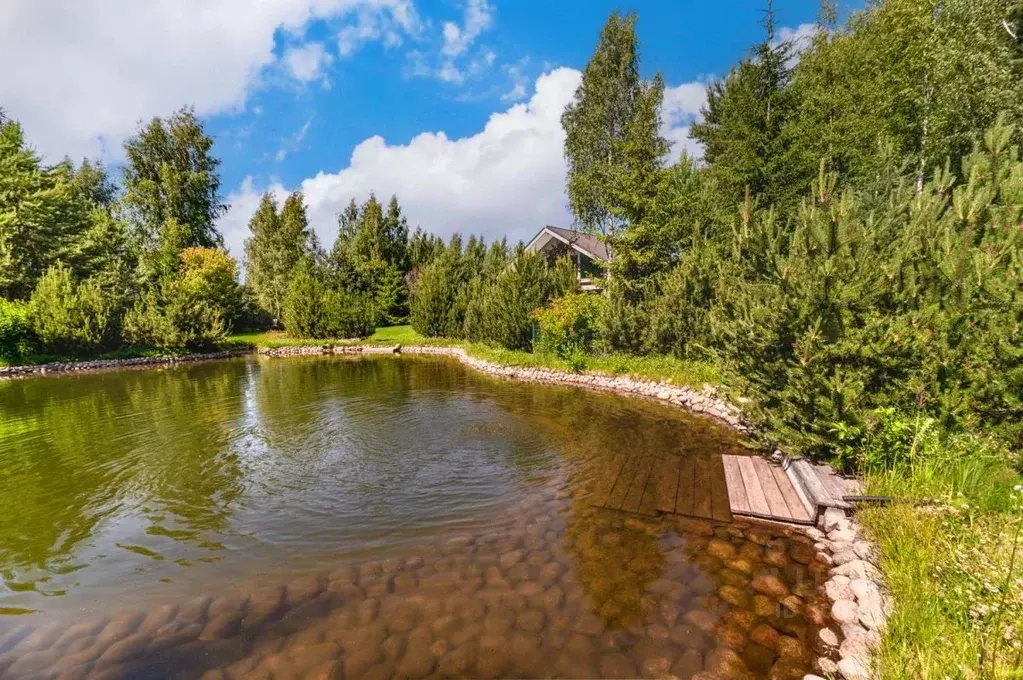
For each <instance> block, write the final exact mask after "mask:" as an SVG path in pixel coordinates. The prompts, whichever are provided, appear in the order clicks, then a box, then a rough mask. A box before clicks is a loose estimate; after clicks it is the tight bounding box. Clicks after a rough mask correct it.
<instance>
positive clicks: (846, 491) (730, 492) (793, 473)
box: [595, 454, 859, 524]
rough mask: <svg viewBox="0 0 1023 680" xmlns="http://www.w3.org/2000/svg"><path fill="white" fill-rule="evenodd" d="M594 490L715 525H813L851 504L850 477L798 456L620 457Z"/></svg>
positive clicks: (625, 507) (609, 500) (603, 503)
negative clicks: (741, 521) (749, 521)
mask: <svg viewBox="0 0 1023 680" xmlns="http://www.w3.org/2000/svg"><path fill="white" fill-rule="evenodd" d="M607 473H608V474H605V475H602V476H601V480H600V482H599V484H598V486H597V489H596V498H595V502H596V505H598V506H600V507H603V508H607V509H609V510H621V511H624V512H632V513H637V514H641V515H657V514H674V515H683V516H686V517H698V518H702V519H711V520H715V521H719V522H730V521H732V517H733V515H742V516H747V517H756V518H760V519H767V520H772V521H776V522H788V523H794V524H813V523H814V522H815V521H816V519H817V516H818V515H819V513H821V512H823V510H824V509H825V508H827V507H841V508H847V507H849V504H848V502H847V501H846V500H845V497H846V496H850V495H858V493H859V489H858V486H857V485H856V483H855V482H854V481H852V480H845V479H842V478H841V477H839V476H838V475H836V474H835V473H834V472H833V471H831V469H830V468H828V467H827V466H816V465H813V464H811V463H809V462H808V461H805V460H801V459H797V460H793V461H786V463H785V464H784V465H781V464H777V463H773V462H770V461H768V460H766V459H765V458H762V457H760V456H733V455H722V456H665V457H663V458H637V457H629V456H626V455H624V454H618V455H617V456H615V457H614V458H613V459H612V461H611V465H610V467H609V469H607Z"/></svg>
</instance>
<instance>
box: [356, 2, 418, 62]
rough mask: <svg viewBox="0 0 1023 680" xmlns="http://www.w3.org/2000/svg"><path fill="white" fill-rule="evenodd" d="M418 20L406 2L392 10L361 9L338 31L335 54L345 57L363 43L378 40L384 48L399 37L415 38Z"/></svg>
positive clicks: (399, 38) (410, 4) (390, 8)
mask: <svg viewBox="0 0 1023 680" xmlns="http://www.w3.org/2000/svg"><path fill="white" fill-rule="evenodd" d="M421 30H422V21H421V20H420V18H419V13H418V12H417V11H416V8H415V6H414V5H413V4H412V3H411V2H410V1H408V0H402V1H400V2H396V3H395V4H394V5H393V6H392V7H388V8H385V9H384V10H381V8H379V7H373V6H369V7H363V8H360V9H359V11H357V12H355V19H354V20H353V21H352V22H350V23H348V24H347V25H345V26H344V27H343V28H342V29H341V30H340V31H339V32H338V36H337V38H338V42H337V47H338V53H339V54H340V55H341V56H342V57H348V56H351V55H353V54H355V52H357V51H358V50H359V48H361V47H362V46H363V45H364V44H366V43H367V42H373V41H377V40H379V41H381V42H383V44H384V47H387V48H392V47H397V46H399V45H401V44H402V42H403V37H402V36H403V35H412V36H417V35H419V33H420V32H421Z"/></svg>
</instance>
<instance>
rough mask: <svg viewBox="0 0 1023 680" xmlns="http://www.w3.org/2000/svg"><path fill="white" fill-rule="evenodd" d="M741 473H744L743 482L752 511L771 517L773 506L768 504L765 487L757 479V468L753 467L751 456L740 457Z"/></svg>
mask: <svg viewBox="0 0 1023 680" xmlns="http://www.w3.org/2000/svg"><path fill="white" fill-rule="evenodd" d="M739 473H740V474H741V475H742V484H743V486H745V487H746V498H748V499H749V509H750V512H752V513H753V514H756V515H763V516H764V517H770V515H771V506H769V505H768V504H767V496H765V495H764V487H762V486H761V485H760V480H759V479H757V469H756V468H755V467H753V459H752V458H751V457H750V456H742V457H741V458H739Z"/></svg>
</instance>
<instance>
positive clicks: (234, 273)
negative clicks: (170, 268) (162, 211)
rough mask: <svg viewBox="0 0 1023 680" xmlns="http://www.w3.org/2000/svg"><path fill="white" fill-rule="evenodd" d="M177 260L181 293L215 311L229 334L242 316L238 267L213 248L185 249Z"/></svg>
mask: <svg viewBox="0 0 1023 680" xmlns="http://www.w3.org/2000/svg"><path fill="white" fill-rule="evenodd" d="M180 258H181V267H180V270H179V273H178V277H179V279H180V283H179V286H180V288H181V293H182V294H183V295H186V296H188V297H190V298H192V299H194V300H202V301H203V302H205V303H206V304H207V305H209V306H210V307H211V308H213V309H216V310H218V311H219V312H220V315H221V317H222V318H223V320H224V323H225V324H226V326H227V329H228V332H230V329H231V327H233V326H234V325H235V324H236V323H237V322H238V321H239V320H240V319H241V318H242V317H243V315H244V308H243V300H242V288H241V286H240V285H238V264H237V263H236V262H235V261H234V259H233V258H232V257H231V256H230V255H228V254H227V253H226V252H224V251H223V250H218V249H216V248H186V249H185V250H182V251H181V255H180Z"/></svg>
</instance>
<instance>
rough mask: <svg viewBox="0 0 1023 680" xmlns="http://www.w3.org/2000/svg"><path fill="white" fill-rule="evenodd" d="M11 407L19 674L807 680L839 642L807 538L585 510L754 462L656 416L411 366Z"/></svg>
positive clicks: (9, 663)
mask: <svg viewBox="0 0 1023 680" xmlns="http://www.w3.org/2000/svg"><path fill="white" fill-rule="evenodd" d="M0 407H3V408H5V409H6V411H4V412H5V413H7V414H14V416H15V417H13V418H9V419H8V421H7V423H8V425H7V430H6V434H5V430H4V429H3V428H0V473H5V474H6V475H7V477H8V479H9V480H11V483H10V484H9V485H7V486H5V487H4V488H2V489H0V516H3V517H4V518H5V522H4V524H3V525H0V614H2V613H4V611H6V612H8V613H10V612H15V611H29V612H31V611H33V610H34V611H35V613H27V614H24V615H18V616H10V615H8V616H3V615H0V678H3V679H5V680H6V679H7V678H19V679H20V678H85V677H89V678H210V679H215V678H232V679H233V678H299V677H303V678H306V677H307V678H347V679H349V680H356V679H359V678H390V677H404V678H423V677H480V678H496V677H572V678H589V677H609V678H624V677H651V678H660V677H664V678H667V677H675V678H705V679H708V678H720V679H724V678H802V676H803V674H804V673H807V672H809V670H810V666H811V656H812V652H813V646H814V643H813V641H814V640H815V639H816V636H817V631H818V630H819V627H820V626H821V625H822V624H824V623H826V621H825V617H826V612H827V608H826V606H825V602H824V600H823V599H822V597H821V596H820V595H819V593H818V588H817V585H818V580H819V579H820V577H821V576H826V571H827V569H826V567H824V566H823V565H820V564H819V563H814V562H813V561H812V553H813V550H812V545H811V543H810V541H809V540H808V539H806V538H803V537H800V536H795V535H792V536H786V535H783V534H780V533H776V532H772V531H771V530H769V529H767V528H765V527H762V526H752V525H744V524H742V523H734V524H714V523H710V522H705V521H702V520H695V519H687V518H680V517H677V516H662V517H658V518H645V517H640V516H634V515H629V514H626V513H621V512H616V511H608V510H604V509H599V508H595V507H593V505H592V502H593V500H594V498H595V487H596V486H598V484H597V482H598V481H599V478H600V474H601V472H602V471H603V470H606V469H607V467H608V465H607V461H608V459H609V457H611V456H613V455H614V454H615V453H618V452H623V451H624V452H627V453H629V455H637V456H664V455H705V456H719V455H720V454H721V453H722V452H725V451H727V452H736V449H735V448H734V441H733V438H732V437H731V435H729V434H728V433H727V432H722V431H720V428H715V427H713V426H712V424H708V423H707V422H706V421H698V420H695V419H692V418H688V417H686V416H684V414H679V413H678V412H677V411H674V410H672V409H667V408H665V407H660V406H654V405H649V404H645V403H644V402H639V401H636V400H624V399H618V398H615V397H611V396H607V395H596V394H592V393H585V392H582V391H581V390H566V389H560V390H558V389H553V388H540V387H536V386H526V385H514V384H510V383H502V382H499V381H493V380H489V379H485V378H482V377H480V376H478V375H475V374H472V373H468V372H465V371H463V370H461V369H458V368H457V367H453V366H451V365H450V364H446V363H443V362H404V361H402V362H397V361H395V360H387V361H376V360H374V361H373V362H362V363H354V364H351V363H341V362H337V361H299V360H286V361H283V362H281V363H255V362H252V361H244V362H225V363H223V364H217V365H208V366H193V367H188V368H184V369H181V370H173V371H162V372H136V373H124V374H104V375H97V376H91V377H89V376H83V377H78V378H73V379H61V380H52V379H51V381H46V380H38V381H34V382H33V381H24V382H20V383H12V384H11V385H10V386H9V387H8V388H6V391H5V390H3V389H0ZM0 410H2V409H0ZM72 425H73V426H72ZM139 433H141V434H139ZM8 520H9V521H8ZM207 558H210V559H207ZM5 607H6V610H5V609H4V608H5ZM19 608H20V609H19Z"/></svg>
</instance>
